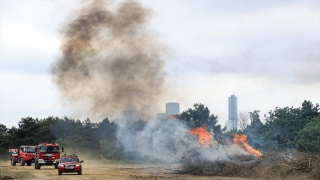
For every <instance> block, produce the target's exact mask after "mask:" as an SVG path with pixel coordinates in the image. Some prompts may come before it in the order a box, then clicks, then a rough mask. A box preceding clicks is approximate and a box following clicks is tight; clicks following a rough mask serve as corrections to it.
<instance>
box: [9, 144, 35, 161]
mask: <svg viewBox="0 0 320 180" xmlns="http://www.w3.org/2000/svg"><path fill="white" fill-rule="evenodd" d="M35 147H36V146H20V148H19V149H18V148H12V149H9V153H10V161H11V166H15V165H16V163H20V165H21V166H24V165H25V164H27V166H31V164H32V162H34V158H35Z"/></svg>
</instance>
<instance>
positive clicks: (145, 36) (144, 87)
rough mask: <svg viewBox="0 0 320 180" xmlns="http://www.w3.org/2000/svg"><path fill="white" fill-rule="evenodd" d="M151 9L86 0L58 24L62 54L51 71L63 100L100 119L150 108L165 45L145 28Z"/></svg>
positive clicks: (158, 85) (141, 112)
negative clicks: (62, 23)
mask: <svg viewBox="0 0 320 180" xmlns="http://www.w3.org/2000/svg"><path fill="white" fill-rule="evenodd" d="M151 14H152V12H151V11H150V10H149V9H146V8H145V7H143V6H142V5H141V4H140V3H138V2H136V1H124V2H121V3H118V4H116V3H113V2H112V1H98V0H95V1H91V2H90V3H89V4H86V5H85V6H83V8H81V9H80V10H78V11H76V12H75V13H73V15H72V16H71V17H70V19H68V22H67V23H66V24H65V25H63V27H62V28H61V31H60V32H61V36H62V45H61V52H62V55H61V57H60V58H58V59H57V61H55V62H54V63H53V64H52V68H51V73H52V75H53V81H54V83H55V84H56V85H57V87H58V89H59V92H60V96H61V99H62V102H63V104H64V105H65V106H67V107H69V108H70V109H73V110H74V111H75V112H73V113H75V114H80V115H85V116H87V117H88V116H89V117H91V118H93V119H97V118H98V120H101V119H102V118H105V117H107V116H108V117H109V118H110V117H112V116H116V115H119V114H122V113H123V111H124V110H130V111H134V112H135V113H136V114H137V115H138V117H140V118H145V119H146V118H148V117H149V115H150V114H153V113H155V105H156V104H157V101H158V99H159V97H160V96H161V93H162V91H163V84H164V78H165V73H164V71H163V66H164V60H163V55H164V53H165V52H164V49H165V48H164V46H163V44H162V43H161V42H160V41H159V40H158V39H157V38H156V36H153V35H151V33H149V32H148V31H147V26H146V25H147V23H148V22H149V20H150V17H151Z"/></svg>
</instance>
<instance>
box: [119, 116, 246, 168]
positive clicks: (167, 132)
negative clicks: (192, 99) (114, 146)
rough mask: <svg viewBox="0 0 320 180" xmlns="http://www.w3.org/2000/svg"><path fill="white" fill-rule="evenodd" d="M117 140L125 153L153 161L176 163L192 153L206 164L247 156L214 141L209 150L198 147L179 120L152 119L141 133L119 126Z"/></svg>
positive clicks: (239, 150) (230, 146) (229, 146)
mask: <svg viewBox="0 0 320 180" xmlns="http://www.w3.org/2000/svg"><path fill="white" fill-rule="evenodd" d="M212 135H213V134H212ZM117 138H118V140H119V142H120V143H121V144H122V145H123V146H124V148H125V149H124V150H125V153H128V154H131V155H134V156H135V157H136V158H137V159H139V158H146V157H147V158H148V159H149V160H151V161H154V162H164V163H179V162H180V161H181V160H182V159H183V158H186V157H188V156H192V155H194V154H197V157H198V158H200V159H203V160H209V161H215V160H229V158H228V156H230V155H234V154H246V152H245V151H244V150H243V149H241V148H239V147H237V146H234V145H228V146H227V145H226V146H222V145H220V144H218V143H217V142H213V145H212V146H211V147H210V148H203V147H201V145H199V143H198V137H197V136H195V135H192V134H191V133H190V129H189V128H188V127H187V126H186V125H185V124H184V123H182V122H181V121H179V120H153V121H150V122H148V123H147V124H146V125H145V127H144V128H143V129H142V130H141V131H135V130H133V129H132V128H130V126H126V127H120V128H119V129H118V132H117Z"/></svg>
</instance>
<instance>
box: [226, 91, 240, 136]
mask: <svg viewBox="0 0 320 180" xmlns="http://www.w3.org/2000/svg"><path fill="white" fill-rule="evenodd" d="M228 99H229V116H228V119H229V123H230V130H232V129H235V130H237V127H238V100H237V97H236V96H235V95H234V94H233V95H231V96H230V97H229V98H228Z"/></svg>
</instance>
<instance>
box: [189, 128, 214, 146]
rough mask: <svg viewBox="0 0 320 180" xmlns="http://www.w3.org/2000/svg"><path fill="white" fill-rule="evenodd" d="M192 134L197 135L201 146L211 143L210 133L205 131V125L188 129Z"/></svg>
mask: <svg viewBox="0 0 320 180" xmlns="http://www.w3.org/2000/svg"><path fill="white" fill-rule="evenodd" d="M190 133H191V134H193V135H198V136H199V144H201V145H202V146H203V147H209V146H210V145H212V135H211V134H210V132H209V131H207V129H206V127H198V128H194V129H191V130H190Z"/></svg>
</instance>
